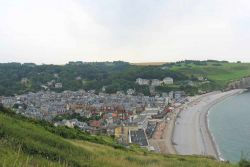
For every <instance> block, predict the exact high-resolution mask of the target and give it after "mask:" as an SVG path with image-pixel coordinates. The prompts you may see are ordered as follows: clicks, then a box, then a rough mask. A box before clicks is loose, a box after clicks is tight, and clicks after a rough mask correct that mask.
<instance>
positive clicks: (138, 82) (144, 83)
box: [135, 78, 150, 85]
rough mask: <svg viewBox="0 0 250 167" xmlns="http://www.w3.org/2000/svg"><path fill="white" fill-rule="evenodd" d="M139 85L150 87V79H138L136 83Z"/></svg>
mask: <svg viewBox="0 0 250 167" xmlns="http://www.w3.org/2000/svg"><path fill="white" fill-rule="evenodd" d="M135 82H136V83H137V84H138V85H149V82H150V81H149V80H148V79H142V78H137V79H136V81H135Z"/></svg>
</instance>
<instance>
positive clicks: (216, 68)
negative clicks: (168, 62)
mask: <svg viewBox="0 0 250 167" xmlns="http://www.w3.org/2000/svg"><path fill="white" fill-rule="evenodd" d="M170 69H171V70H173V71H178V72H181V73H183V74H184V75H186V76H191V75H194V76H204V77H206V78H208V79H209V80H212V81H214V82H216V83H217V84H219V85H221V86H225V85H227V84H228V83H229V82H231V81H235V80H239V79H241V78H243V77H248V76H250V63H221V62H220V63H213V62H208V63H207V65H195V64H186V63H182V64H178V65H174V66H172V67H171V68H170Z"/></svg>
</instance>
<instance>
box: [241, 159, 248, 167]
mask: <svg viewBox="0 0 250 167" xmlns="http://www.w3.org/2000/svg"><path fill="white" fill-rule="evenodd" d="M239 166H240V167H250V161H248V160H246V159H241V160H240V162H239Z"/></svg>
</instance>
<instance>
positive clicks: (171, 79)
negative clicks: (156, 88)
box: [163, 77, 174, 85]
mask: <svg viewBox="0 0 250 167" xmlns="http://www.w3.org/2000/svg"><path fill="white" fill-rule="evenodd" d="M163 83H164V84H166V85H172V84H174V79H173V78H171V77H166V78H164V79H163Z"/></svg>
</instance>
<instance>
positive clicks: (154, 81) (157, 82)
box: [151, 79, 161, 86]
mask: <svg viewBox="0 0 250 167" xmlns="http://www.w3.org/2000/svg"><path fill="white" fill-rule="evenodd" d="M151 85H152V86H160V85H161V81H160V80H159V79H152V83H151Z"/></svg>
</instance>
